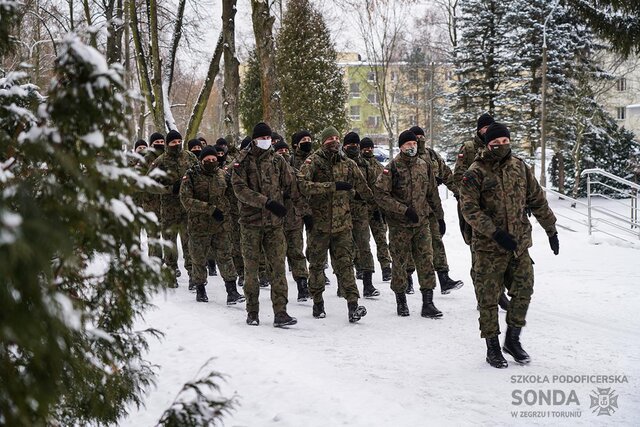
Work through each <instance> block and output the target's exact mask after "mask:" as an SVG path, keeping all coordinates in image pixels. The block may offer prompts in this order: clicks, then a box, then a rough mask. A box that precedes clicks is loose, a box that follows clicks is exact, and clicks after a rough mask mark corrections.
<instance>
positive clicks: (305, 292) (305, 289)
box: [296, 277, 310, 302]
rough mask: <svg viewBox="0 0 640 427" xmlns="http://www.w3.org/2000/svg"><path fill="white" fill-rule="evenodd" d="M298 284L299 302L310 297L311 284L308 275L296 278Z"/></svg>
mask: <svg viewBox="0 0 640 427" xmlns="http://www.w3.org/2000/svg"><path fill="white" fill-rule="evenodd" d="M296 284H297V285H298V302H304V301H306V300H308V299H309V296H310V295H309V286H308V284H307V278H306V277H298V278H297V279H296Z"/></svg>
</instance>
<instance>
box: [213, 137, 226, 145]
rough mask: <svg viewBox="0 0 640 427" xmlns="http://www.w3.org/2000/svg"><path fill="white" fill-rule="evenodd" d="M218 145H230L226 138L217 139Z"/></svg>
mask: <svg viewBox="0 0 640 427" xmlns="http://www.w3.org/2000/svg"><path fill="white" fill-rule="evenodd" d="M216 145H228V143H227V140H226V139H224V138H218V139H216Z"/></svg>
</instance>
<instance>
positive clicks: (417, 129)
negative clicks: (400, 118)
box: [409, 126, 424, 136]
mask: <svg viewBox="0 0 640 427" xmlns="http://www.w3.org/2000/svg"><path fill="white" fill-rule="evenodd" d="M409 130H410V131H411V132H413V133H415V134H416V136H420V135H421V136H424V130H423V129H422V128H421V127H420V126H414V127H412V128H411V129H409Z"/></svg>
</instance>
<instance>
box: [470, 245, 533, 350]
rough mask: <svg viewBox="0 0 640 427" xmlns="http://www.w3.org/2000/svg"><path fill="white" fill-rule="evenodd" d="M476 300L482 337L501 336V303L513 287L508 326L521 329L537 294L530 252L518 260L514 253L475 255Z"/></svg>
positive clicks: (490, 252) (475, 253)
mask: <svg viewBox="0 0 640 427" xmlns="http://www.w3.org/2000/svg"><path fill="white" fill-rule="evenodd" d="M474 269H475V280H474V281H473V285H474V287H475V290H476V299H477V300H478V307H479V308H480V318H479V319H478V320H479V321H480V336H481V337H482V338H489V337H494V336H497V335H498V334H500V325H499V323H498V299H499V298H500V295H501V294H502V292H503V289H504V287H505V284H510V289H509V296H510V297H511V302H510V303H509V310H508V311H507V325H509V326H514V327H517V328H521V327H523V326H524V325H525V324H526V321H525V318H526V316H527V310H528V308H529V302H530V301H531V295H532V294H533V261H531V257H530V256H529V252H528V251H527V252H525V253H523V254H522V255H520V256H518V257H516V256H515V254H514V253H513V252H510V253H506V252H503V251H500V252H493V251H479V250H476V251H474Z"/></svg>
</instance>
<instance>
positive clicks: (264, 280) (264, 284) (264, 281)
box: [260, 276, 271, 288]
mask: <svg viewBox="0 0 640 427" xmlns="http://www.w3.org/2000/svg"><path fill="white" fill-rule="evenodd" d="M269 286H271V282H270V281H269V279H267V278H266V277H265V276H262V277H261V278H260V287H261V288H268V287H269Z"/></svg>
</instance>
